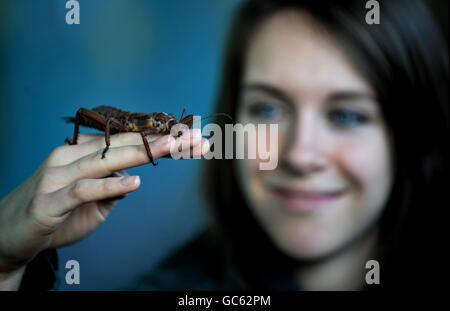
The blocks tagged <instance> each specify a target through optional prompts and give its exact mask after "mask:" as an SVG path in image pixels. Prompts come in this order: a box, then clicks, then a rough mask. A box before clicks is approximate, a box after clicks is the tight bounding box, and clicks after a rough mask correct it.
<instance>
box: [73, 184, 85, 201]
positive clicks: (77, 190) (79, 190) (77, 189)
mask: <svg viewBox="0 0 450 311" xmlns="http://www.w3.org/2000/svg"><path fill="white" fill-rule="evenodd" d="M85 189H86V187H85V183H84V182H83V181H81V180H80V181H77V182H75V183H73V185H72V187H71V189H70V191H69V195H70V196H71V197H72V198H73V199H76V200H78V201H83V198H84V194H85Z"/></svg>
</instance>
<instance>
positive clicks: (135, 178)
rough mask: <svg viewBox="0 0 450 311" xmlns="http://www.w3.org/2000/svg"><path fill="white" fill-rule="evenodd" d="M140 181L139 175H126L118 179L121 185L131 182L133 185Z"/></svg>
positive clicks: (127, 184)
mask: <svg viewBox="0 0 450 311" xmlns="http://www.w3.org/2000/svg"><path fill="white" fill-rule="evenodd" d="M139 181H140V178H139V176H128V177H123V178H122V179H121V180H120V183H121V184H122V186H129V185H132V184H133V183H134V184H135V185H137V184H138V183H139Z"/></svg>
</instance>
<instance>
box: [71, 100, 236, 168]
mask: <svg viewBox="0 0 450 311" xmlns="http://www.w3.org/2000/svg"><path fill="white" fill-rule="evenodd" d="M185 111H186V109H183V112H182V114H181V117H180V120H177V118H176V117H175V116H174V115H173V114H170V113H165V112H154V113H141V112H128V111H125V110H121V109H118V108H115V107H111V106H98V107H95V108H92V109H91V110H90V109H87V108H80V109H78V111H77V113H76V115H75V117H63V120H65V121H66V122H70V123H75V127H74V131H73V137H72V139H69V138H66V140H65V142H67V143H69V145H75V144H77V140H78V133H79V127H80V125H82V126H86V127H90V128H95V129H98V130H101V131H104V132H105V143H106V147H105V149H104V150H103V153H102V159H103V158H105V154H106V152H107V151H108V149H109V145H110V135H111V134H115V133H120V132H138V133H140V134H141V137H142V142H143V143H144V146H145V150H146V151H147V155H148V157H149V159H150V162H151V163H152V164H153V165H154V166H156V165H157V164H158V163H155V162H154V161H153V155H152V152H151V150H150V146H149V145H148V141H147V139H145V137H146V136H147V135H151V134H162V135H167V134H170V132H171V129H172V127H173V126H174V125H176V124H184V125H186V126H187V128H188V129H189V128H191V127H192V124H193V123H194V122H193V121H194V116H193V115H192V114H191V115H187V116H185V117H184V118H183V115H184V113H185ZM216 115H225V116H227V117H228V118H230V119H232V118H231V117H230V116H229V115H227V114H226V113H216V114H213V115H211V116H208V117H205V118H203V119H201V120H204V119H207V118H210V117H213V116H216ZM199 121H200V120H199ZM181 134H182V132H181V131H179V132H178V134H177V135H178V136H181Z"/></svg>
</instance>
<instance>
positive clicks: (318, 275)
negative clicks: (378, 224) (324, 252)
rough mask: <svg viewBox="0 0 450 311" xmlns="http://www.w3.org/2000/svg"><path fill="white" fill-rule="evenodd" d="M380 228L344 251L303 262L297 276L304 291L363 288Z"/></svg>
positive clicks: (296, 272)
mask: <svg viewBox="0 0 450 311" xmlns="http://www.w3.org/2000/svg"><path fill="white" fill-rule="evenodd" d="M377 242H378V228H375V229H373V230H371V231H370V232H369V233H366V234H365V236H364V237H362V238H360V239H359V240H357V241H354V243H353V244H352V245H349V246H348V247H347V248H346V249H345V250H343V251H342V252H338V253H337V254H336V255H334V256H331V257H330V258H327V259H326V260H324V261H320V262H318V263H310V264H306V265H302V266H301V267H300V268H298V269H296V270H295V279H296V280H297V282H298V284H299V286H300V288H301V289H302V290H313V291H314V290H361V289H363V288H364V286H365V285H366V281H365V275H366V273H367V272H368V270H366V262H367V261H368V260H371V259H376V257H375V255H376V245H377Z"/></svg>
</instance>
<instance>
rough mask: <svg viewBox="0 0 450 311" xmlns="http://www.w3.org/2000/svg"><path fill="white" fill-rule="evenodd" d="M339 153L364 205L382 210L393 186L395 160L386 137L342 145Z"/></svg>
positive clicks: (354, 189) (348, 176) (347, 177)
mask: <svg viewBox="0 0 450 311" xmlns="http://www.w3.org/2000/svg"><path fill="white" fill-rule="evenodd" d="M336 150H337V152H336V155H335V156H336V159H337V163H338V166H339V167H340V171H341V172H342V174H344V175H346V179H347V180H348V181H349V183H350V184H351V185H350V186H351V187H352V188H353V191H354V192H356V194H357V195H358V197H359V198H360V199H361V204H362V205H364V206H367V207H368V208H370V209H381V207H382V206H383V205H384V203H385V201H386V199H387V196H388V192H389V189H390V187H391V184H392V168H391V166H392V165H391V161H392V160H391V154H390V149H389V145H388V142H387V139H385V138H384V135H381V134H378V135H371V136H368V137H364V138H361V139H358V140H355V141H352V142H346V143H342V144H340V146H339V148H337V149H336Z"/></svg>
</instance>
